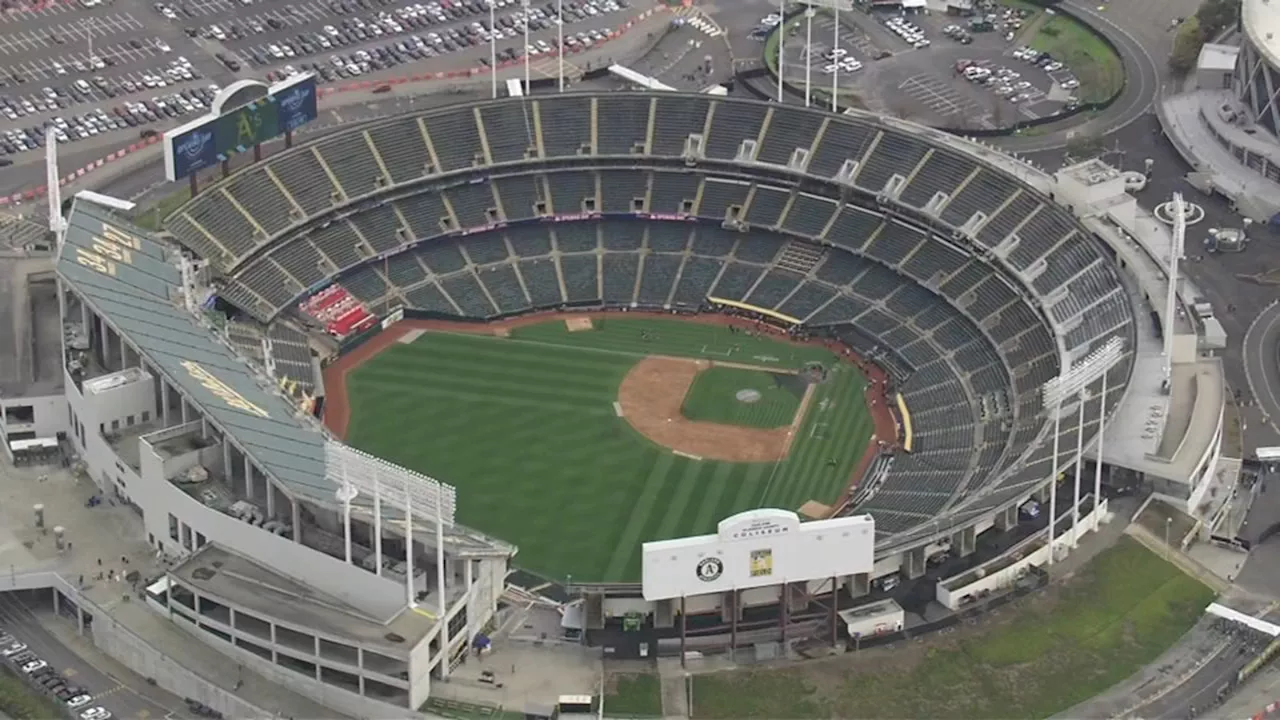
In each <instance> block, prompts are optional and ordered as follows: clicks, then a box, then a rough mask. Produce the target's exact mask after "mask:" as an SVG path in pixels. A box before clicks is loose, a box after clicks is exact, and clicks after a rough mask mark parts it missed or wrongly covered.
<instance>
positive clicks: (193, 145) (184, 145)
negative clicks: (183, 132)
mask: <svg viewBox="0 0 1280 720" xmlns="http://www.w3.org/2000/svg"><path fill="white" fill-rule="evenodd" d="M212 142H213V133H212V132H210V131H208V130H193V131H192V132H191V134H190V135H187V138H186V139H185V140H183V141H182V142H180V143H178V144H177V146H175V147H174V150H175V151H177V153H178V154H179V155H181V156H183V157H185V158H186V159H188V160H196V159H198V158H199V157H200V156H201V155H203V154H204V150H205V148H206V147H208V146H209V144H210V143H212Z"/></svg>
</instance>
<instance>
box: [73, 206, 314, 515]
mask: <svg viewBox="0 0 1280 720" xmlns="http://www.w3.org/2000/svg"><path fill="white" fill-rule="evenodd" d="M113 257H114V260H112V258H113ZM57 271H58V274H59V275H60V276H61V277H62V278H63V279H64V280H65V281H66V282H67V283H69V284H70V285H71V286H72V287H73V288H75V290H76V292H77V293H79V295H80V296H81V297H83V298H84V300H85V302H87V303H88V304H89V305H90V307H92V308H93V310H94V311H95V312H97V313H98V315H99V316H101V317H102V318H104V321H105V322H107V323H108V324H109V325H111V326H112V327H113V328H114V329H115V330H116V331H117V332H119V333H120V334H121V335H122V336H124V337H127V338H129V340H130V341H131V342H132V343H133V344H134V346H135V347H137V349H138V350H139V352H140V353H141V354H142V357H143V358H144V361H145V362H146V363H147V365H149V366H150V367H151V368H153V369H154V370H155V371H156V372H159V373H161V374H162V375H163V376H164V377H165V378H166V379H167V380H168V381H169V383H171V384H172V385H173V386H174V387H177V388H179V389H180V390H181V392H182V394H183V395H184V396H185V397H186V400H187V402H189V403H191V404H192V405H193V406H194V407H196V408H198V409H199V410H200V411H201V412H202V413H204V414H205V415H206V416H207V417H209V418H210V419H211V420H212V421H213V422H214V424H215V425H216V426H218V427H219V428H220V429H221V430H223V431H224V432H226V433H227V434H228V435H230V436H232V437H233V438H235V443H236V445H238V446H239V447H240V448H241V450H243V451H244V452H245V453H246V454H247V455H248V456H249V457H250V458H251V459H252V460H253V461H254V462H255V463H257V464H258V465H259V466H260V467H261V468H262V469H264V470H265V471H267V472H268V473H270V474H271V475H272V476H273V477H274V478H275V479H276V480H278V481H279V482H281V483H282V484H283V485H284V486H285V488H286V489H287V490H289V491H290V492H293V493H294V494H295V495H297V496H298V497H301V498H306V499H311V500H317V501H322V502H332V500H333V494H334V491H335V489H336V488H335V487H334V486H333V485H332V484H331V483H330V482H329V481H327V480H326V479H325V473H324V435H323V433H321V432H320V431H319V430H318V429H317V428H315V427H314V426H313V425H311V424H310V423H309V421H308V420H305V419H303V418H300V417H298V416H297V415H296V414H295V413H296V412H297V411H296V410H295V408H294V407H293V405H292V404H290V403H289V402H288V401H286V400H285V399H284V398H282V397H280V396H279V395H277V394H276V393H275V392H274V391H272V390H270V389H267V388H266V387H264V385H265V383H266V381H265V380H263V379H260V378H259V377H258V376H257V375H256V374H255V373H254V371H253V370H252V368H250V367H249V365H248V364H247V363H246V362H245V361H244V360H242V359H241V358H239V357H238V356H237V355H236V354H235V353H233V352H232V351H231V349H230V347H229V346H227V345H225V344H223V343H221V342H220V341H219V340H218V339H217V338H216V337H215V335H214V334H213V333H212V332H210V329H209V328H206V327H203V326H201V325H200V324H199V323H197V321H196V319H195V318H194V317H192V316H191V314H190V313H189V312H187V310H186V309H185V308H184V307H183V306H182V305H181V298H179V297H176V291H177V289H178V288H180V287H181V286H182V282H181V277H180V275H179V272H178V270H177V268H176V267H174V265H173V264H172V263H171V262H170V261H169V259H168V251H167V249H166V248H165V247H164V246H163V245H161V244H159V243H157V242H155V241H154V240H151V239H150V238H149V237H148V236H147V235H146V233H144V232H142V231H140V230H138V229H136V228H133V227H131V226H130V225H128V224H127V223H122V222H120V221H119V220H118V219H116V218H114V217H112V216H111V215H110V213H109V212H108V211H107V209H106V208H102V207H99V206H97V205H94V204H93V203H90V202H86V201H84V200H83V199H77V200H76V201H75V202H74V203H73V204H72V206H71V213H70V216H69V218H68V227H67V232H66V239H65V241H64V242H63V246H62V247H61V248H60V250H59V253H58V261H57Z"/></svg>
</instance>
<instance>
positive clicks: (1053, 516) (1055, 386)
mask: <svg viewBox="0 0 1280 720" xmlns="http://www.w3.org/2000/svg"><path fill="white" fill-rule="evenodd" d="M1123 352H1124V341H1123V340H1121V339H1120V338H1119V337H1113V338H1111V339H1110V340H1108V341H1107V342H1106V343H1104V344H1103V345H1102V346H1101V347H1099V348H1098V349H1097V350H1094V351H1093V352H1091V353H1089V354H1088V355H1087V356H1086V357H1085V358H1084V359H1082V360H1081V361H1080V362H1077V363H1075V364H1070V362H1069V361H1068V360H1067V359H1066V358H1063V360H1062V363H1061V365H1060V366H1061V367H1063V368H1064V369H1063V370H1062V371H1061V372H1059V373H1058V375H1057V376H1056V377H1054V378H1051V379H1050V380H1049V381H1048V382H1046V383H1045V384H1044V386H1043V387H1042V388H1041V392H1042V394H1043V400H1044V407H1045V410H1047V411H1048V412H1051V413H1053V459H1052V464H1051V467H1052V470H1051V472H1052V473H1053V478H1052V480H1051V482H1050V487H1049V564H1050V565H1052V564H1053V562H1054V559H1055V558H1054V554H1055V553H1054V550H1053V539H1054V529H1055V527H1056V526H1057V522H1058V503H1057V497H1058V493H1057V489H1058V454H1059V453H1058V448H1059V436H1060V435H1061V428H1062V406H1063V404H1064V403H1065V402H1066V401H1068V400H1070V399H1071V398H1076V399H1078V400H1079V402H1080V427H1079V428H1078V429H1077V432H1079V433H1083V432H1084V404H1085V394H1084V393H1085V389H1086V388H1088V387H1089V385H1091V384H1093V383H1094V381H1096V380H1097V379H1098V378H1100V377H1103V376H1105V375H1106V374H1107V372H1108V371H1110V370H1111V368H1112V367H1114V366H1115V365H1116V363H1118V362H1120V358H1121V355H1122V354H1123ZM1105 412H1106V407H1105V406H1102V405H1099V407H1098V415H1099V416H1102V415H1103V414H1104V413H1105ZM1083 445H1084V441H1083V435H1081V436H1080V437H1078V438H1077V441H1076V457H1075V462H1076V468H1077V469H1076V482H1075V490H1074V493H1075V494H1074V495H1073V496H1072V503H1071V504H1072V518H1073V523H1072V543H1073V544H1074V543H1075V538H1076V534H1077V531H1076V524H1075V522H1074V520H1075V519H1078V518H1079V512H1080V472H1079V467H1080V460H1081V457H1082V455H1083V451H1084V447H1083ZM1094 503H1095V505H1096V503H1097V498H1095V499H1094Z"/></svg>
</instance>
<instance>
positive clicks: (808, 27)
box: [803, 5, 814, 107]
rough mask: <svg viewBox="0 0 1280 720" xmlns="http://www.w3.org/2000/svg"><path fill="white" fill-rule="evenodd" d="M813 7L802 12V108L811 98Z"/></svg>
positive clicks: (807, 105)
mask: <svg viewBox="0 0 1280 720" xmlns="http://www.w3.org/2000/svg"><path fill="white" fill-rule="evenodd" d="M813 15H814V10H813V6H812V5H811V6H809V7H807V8H805V10H804V54H803V55H804V106H805V107H809V99H810V98H812V97H813V85H812V78H813Z"/></svg>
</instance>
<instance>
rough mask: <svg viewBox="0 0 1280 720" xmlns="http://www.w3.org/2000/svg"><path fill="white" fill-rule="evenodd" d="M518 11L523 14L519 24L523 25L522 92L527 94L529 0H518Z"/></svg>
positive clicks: (530, 59)
mask: <svg viewBox="0 0 1280 720" xmlns="http://www.w3.org/2000/svg"><path fill="white" fill-rule="evenodd" d="M520 13H521V15H522V16H523V17H522V18H521V20H520V24H521V25H524V92H525V94H526V95H528V94H529V63H530V62H531V61H532V56H531V55H530V54H529V0H520Z"/></svg>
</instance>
